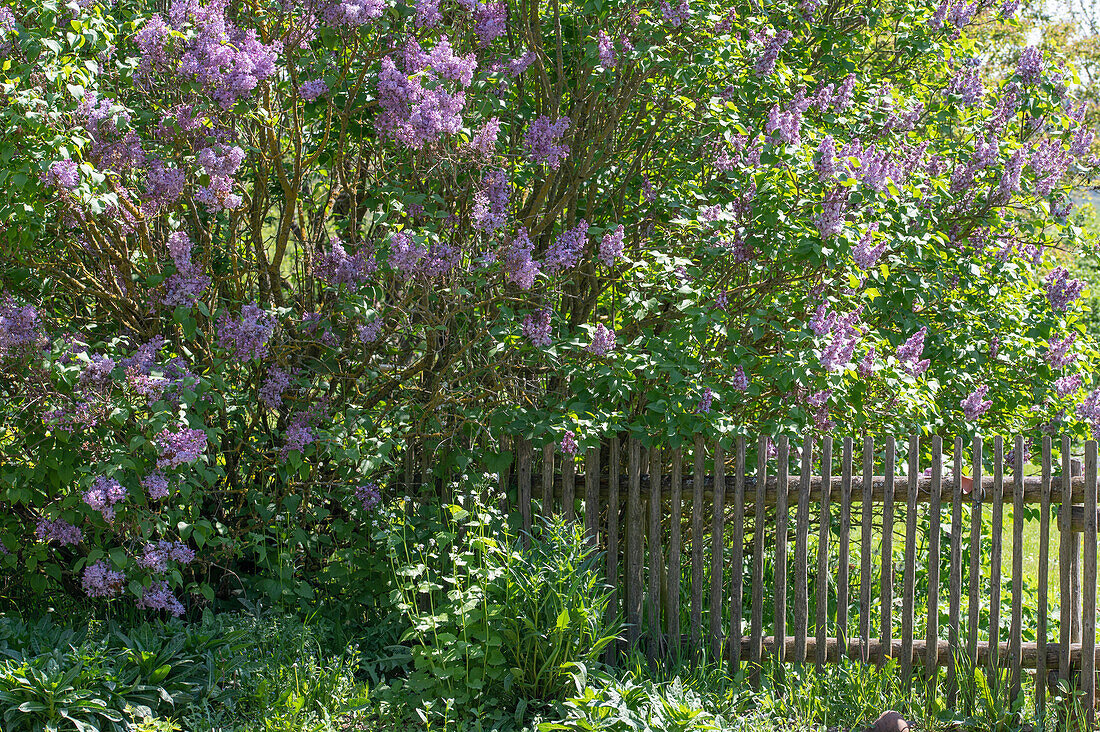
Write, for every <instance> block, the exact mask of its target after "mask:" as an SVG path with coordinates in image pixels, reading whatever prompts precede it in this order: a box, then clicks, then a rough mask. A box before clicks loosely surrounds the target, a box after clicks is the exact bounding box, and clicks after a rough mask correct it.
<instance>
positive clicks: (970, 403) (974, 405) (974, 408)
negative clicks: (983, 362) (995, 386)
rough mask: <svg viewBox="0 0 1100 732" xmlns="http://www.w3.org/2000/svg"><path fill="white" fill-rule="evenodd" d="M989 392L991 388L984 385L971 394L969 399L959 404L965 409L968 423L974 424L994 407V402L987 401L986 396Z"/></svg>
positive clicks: (964, 412)
mask: <svg viewBox="0 0 1100 732" xmlns="http://www.w3.org/2000/svg"><path fill="white" fill-rule="evenodd" d="M988 391H989V387H988V386H986V385H985V384H982V385H981V386H979V387H978V388H976V389H975V390H974V391H973V392H971V393H970V395H969V396H968V397H966V398H965V399H963V400H962V401H961V402H959V406H961V407H962V409H963V414H964V415H965V416H966V419H967V421H968V422H974V421H976V420H977V419H978V418H979V417H981V416H982V415H983V414H985V413H986V412H987V411H989V408H990V407H991V406H993V402H992V401H989V400H986V399H985V395H986V393H987V392H988Z"/></svg>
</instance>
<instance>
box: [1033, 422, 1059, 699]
mask: <svg viewBox="0 0 1100 732" xmlns="http://www.w3.org/2000/svg"><path fill="white" fill-rule="evenodd" d="M1050 452H1051V450H1050V435H1043V468H1042V477H1041V480H1042V494H1041V496H1040V500H1039V579H1038V581H1037V590H1038V595H1039V609H1038V612H1037V613H1036V617H1035V640H1036V646H1037V648H1038V651H1037V656H1036V658H1037V659H1038V665H1037V666H1036V670H1035V712H1036V714H1037V715H1038V717H1039V719H1042V718H1043V715H1044V714H1045V713H1046V701H1047V691H1046V690H1047V669H1048V668H1050V666H1049V665H1048V664H1047V654H1046V646H1047V593H1048V592H1049V587H1048V573H1049V569H1048V567H1049V564H1050V493H1051V472H1052V471H1051V460H1050V458H1051V456H1050ZM1055 665H1057V663H1055Z"/></svg>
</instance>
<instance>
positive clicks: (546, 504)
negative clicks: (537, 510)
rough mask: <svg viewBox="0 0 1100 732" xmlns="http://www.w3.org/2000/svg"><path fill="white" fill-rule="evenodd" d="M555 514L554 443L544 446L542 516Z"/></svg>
mask: <svg viewBox="0 0 1100 732" xmlns="http://www.w3.org/2000/svg"><path fill="white" fill-rule="evenodd" d="M553 513H554V443H553V442H551V443H549V444H547V445H543V446H542V514H543V515H544V516H551V515H553Z"/></svg>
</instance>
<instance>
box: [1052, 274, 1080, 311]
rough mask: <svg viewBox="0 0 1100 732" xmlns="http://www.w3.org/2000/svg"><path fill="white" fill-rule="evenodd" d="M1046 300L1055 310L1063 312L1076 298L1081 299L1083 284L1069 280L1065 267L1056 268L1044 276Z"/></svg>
mask: <svg viewBox="0 0 1100 732" xmlns="http://www.w3.org/2000/svg"><path fill="white" fill-rule="evenodd" d="M1044 282H1045V284H1046V291H1047V299H1048V300H1050V306H1051V307H1052V308H1054V309H1055V310H1065V309H1066V308H1068V307H1069V306H1070V305H1071V304H1072V303H1073V302H1074V301H1076V300H1077V298H1079V297H1081V291H1082V290H1083V289H1084V287H1085V283H1084V282H1082V281H1081V280H1076V279H1072V280H1071V279H1069V271H1068V270H1066V268H1065V267H1056V268H1055V269H1054V270H1053V271H1051V272H1050V274H1048V275H1047V276H1046V279H1045V280H1044Z"/></svg>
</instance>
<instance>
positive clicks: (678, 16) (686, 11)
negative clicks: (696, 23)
mask: <svg viewBox="0 0 1100 732" xmlns="http://www.w3.org/2000/svg"><path fill="white" fill-rule="evenodd" d="M660 8H661V17H663V18H664V19H665V22H667V23H670V24H671V25H672V26H673V27H679V26H681V25H683V24H684V23H686V22H687V20H688V18H690V17H691V8H690V6H689V5H688V0H680V2H679V3H677V5H676V7H675V8H673V7H672V6H671V5H670V4H669V2H668V0H661V5H660Z"/></svg>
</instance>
